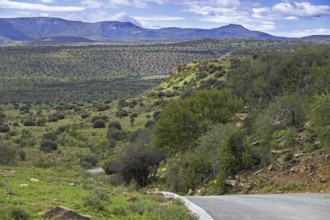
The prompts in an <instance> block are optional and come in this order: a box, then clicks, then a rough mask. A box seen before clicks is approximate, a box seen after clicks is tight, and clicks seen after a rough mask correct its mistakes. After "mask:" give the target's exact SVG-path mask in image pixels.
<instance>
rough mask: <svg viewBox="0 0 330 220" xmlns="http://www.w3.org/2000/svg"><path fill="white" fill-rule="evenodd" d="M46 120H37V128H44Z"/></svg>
mask: <svg viewBox="0 0 330 220" xmlns="http://www.w3.org/2000/svg"><path fill="white" fill-rule="evenodd" d="M46 122H47V120H46V119H45V118H38V119H37V122H36V124H37V126H44V125H45V124H46Z"/></svg>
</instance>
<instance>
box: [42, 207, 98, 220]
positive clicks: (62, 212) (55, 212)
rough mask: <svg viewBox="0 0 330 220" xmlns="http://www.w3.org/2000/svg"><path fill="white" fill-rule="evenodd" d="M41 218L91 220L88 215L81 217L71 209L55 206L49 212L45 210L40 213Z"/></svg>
mask: <svg viewBox="0 0 330 220" xmlns="http://www.w3.org/2000/svg"><path fill="white" fill-rule="evenodd" d="M41 216H42V217H43V218H49V219H54V220H69V219H73V220H91V219H92V217H91V216H88V215H81V214H79V213H77V212H74V211H73V210H72V209H69V208H67V207H64V206H55V207H54V208H52V209H50V210H45V211H44V212H42V213H41Z"/></svg>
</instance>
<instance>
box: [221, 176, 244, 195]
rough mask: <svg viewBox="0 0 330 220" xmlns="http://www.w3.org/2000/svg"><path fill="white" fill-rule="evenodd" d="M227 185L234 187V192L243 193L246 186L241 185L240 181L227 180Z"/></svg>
mask: <svg viewBox="0 0 330 220" xmlns="http://www.w3.org/2000/svg"><path fill="white" fill-rule="evenodd" d="M224 183H225V184H226V185H229V186H232V187H233V191H234V192H238V191H242V190H243V189H244V188H245V184H243V183H240V182H239V181H238V180H229V179H227V180H225V181H224Z"/></svg>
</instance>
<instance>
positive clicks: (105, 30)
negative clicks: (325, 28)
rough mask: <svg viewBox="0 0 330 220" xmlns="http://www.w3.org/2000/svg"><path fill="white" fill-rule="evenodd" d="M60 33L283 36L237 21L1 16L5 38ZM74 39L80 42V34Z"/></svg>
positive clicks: (107, 37) (106, 37) (0, 33)
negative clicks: (143, 23)
mask: <svg viewBox="0 0 330 220" xmlns="http://www.w3.org/2000/svg"><path fill="white" fill-rule="evenodd" d="M62 36H66V37H82V38H87V39H90V40H93V41H130V40H183V39H184V40H187V39H188V40H189V39H200V38H244V39H263V40H284V39H286V38H283V37H276V36H272V35H270V34H267V33H264V32H259V31H251V30H248V29H246V28H244V27H243V26H241V25H236V24H230V25H226V26H223V27H219V28H213V29H193V28H175V27H172V28H162V29H146V28H143V27H140V26H136V25H134V24H132V23H129V22H117V21H104V22H97V23H86V22H81V21H69V20H64V19H61V18H49V17H31V18H1V19H0V38H3V39H7V40H6V41H30V40H33V41H35V40H38V39H44V38H49V37H62ZM71 39H72V38H71ZM76 40H77V42H80V41H79V40H80V39H79V38H77V39H76ZM3 41H4V40H3Z"/></svg>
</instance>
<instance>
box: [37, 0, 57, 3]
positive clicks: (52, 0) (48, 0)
mask: <svg viewBox="0 0 330 220" xmlns="http://www.w3.org/2000/svg"><path fill="white" fill-rule="evenodd" d="M55 1H56V0H41V2H42V3H53V2H55Z"/></svg>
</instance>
